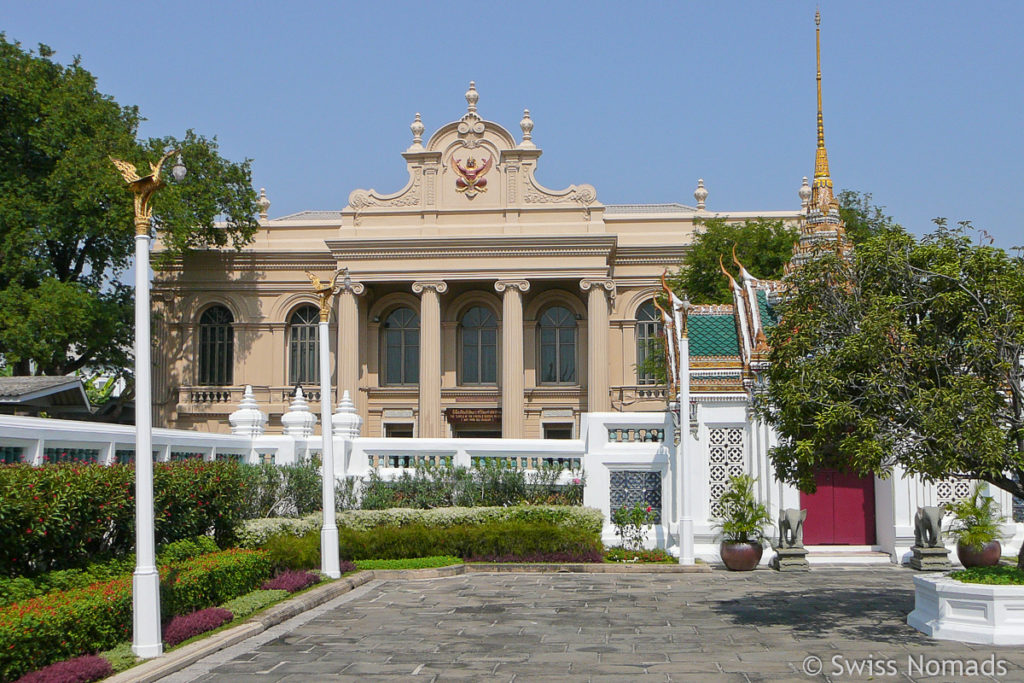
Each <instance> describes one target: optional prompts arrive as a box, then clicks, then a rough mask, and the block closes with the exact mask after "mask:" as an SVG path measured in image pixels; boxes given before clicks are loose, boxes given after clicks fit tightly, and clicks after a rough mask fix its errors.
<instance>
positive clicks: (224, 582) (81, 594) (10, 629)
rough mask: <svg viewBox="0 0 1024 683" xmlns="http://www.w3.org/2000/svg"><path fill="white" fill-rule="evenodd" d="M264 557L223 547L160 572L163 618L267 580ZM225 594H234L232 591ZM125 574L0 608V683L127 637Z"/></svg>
mask: <svg viewBox="0 0 1024 683" xmlns="http://www.w3.org/2000/svg"><path fill="white" fill-rule="evenodd" d="M270 573H271V572H270V563H269V560H268V558H267V554H266V553H263V552H259V551H245V550H227V551H224V552H219V553H213V554H211V555H204V556H202V557H198V558H195V559H192V560H188V561H185V562H179V563H176V564H173V565H169V566H164V567H161V568H160V574H161V587H160V597H161V607H162V608H163V609H162V612H163V614H164V615H165V616H172V615H174V614H183V613H187V612H191V611H193V610H194V609H200V608H202V607H210V606H213V605H216V604H218V603H221V602H224V601H226V600H229V599H231V598H234V597H237V596H238V595H242V594H244V593H248V592H249V591H251V590H253V589H254V588H255V587H258V586H259V584H260V583H261V582H263V581H264V580H266V578H268V577H269V576H270ZM232 591H236V592H234V594H232ZM131 629H132V577H131V575H126V576H122V577H120V578H118V579H114V580H112V581H101V582H98V583H94V584H92V585H90V586H87V587H85V588H76V589H73V590H69V591H61V592H53V593H49V594H47V595H43V596H40V597H36V598H32V599H30V600H25V601H22V602H18V603H15V604H13V605H9V606H7V607H4V608H0V680H3V681H11V680H14V679H16V678H18V677H19V676H21V675H23V674H25V673H27V672H29V671H34V670H36V669H39V668H41V667H43V666H46V665H47V664H51V663H53V662H57V661H61V660H64V659H69V658H71V657H76V656H78V655H82V654H87V653H90V652H97V651H100V650H105V649H108V648H112V647H114V646H115V645H117V644H118V643H120V642H122V641H125V640H130V639H131Z"/></svg>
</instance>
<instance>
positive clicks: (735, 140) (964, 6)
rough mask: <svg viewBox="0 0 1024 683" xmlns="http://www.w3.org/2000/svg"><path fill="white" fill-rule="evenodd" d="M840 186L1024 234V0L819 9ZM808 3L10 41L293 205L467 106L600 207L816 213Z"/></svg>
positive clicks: (351, 14) (70, 5)
mask: <svg viewBox="0 0 1024 683" xmlns="http://www.w3.org/2000/svg"><path fill="white" fill-rule="evenodd" d="M821 4H822V7H821V9H822V15H823V20H822V40H823V47H822V52H823V54H822V69H823V73H824V98H825V104H824V109H825V134H826V139H827V142H828V147H829V155H830V160H831V162H832V174H833V177H834V179H835V182H836V185H837V187H839V188H849V189H856V190H860V191H864V192H871V193H872V194H873V195H874V198H875V201H876V202H877V203H878V204H881V205H883V206H885V207H886V208H887V211H888V213H890V214H891V215H893V216H895V217H896V218H897V219H898V220H899V221H900V222H902V223H903V224H904V225H906V226H907V227H909V228H910V229H912V230H914V231H915V232H917V233H922V232H924V231H927V230H928V229H929V228H930V220H931V219H932V218H933V217H935V216H946V217H948V218H949V219H950V221H956V220H962V219H969V220H972V221H973V222H974V223H975V225H977V226H978V227H982V228H985V229H987V230H988V231H989V232H991V233H992V234H993V235H994V236H995V238H996V242H997V244H998V245H1000V246H1003V247H1010V246H1013V245H1019V244H1022V243H1024V188H1022V183H1024V161H1022V160H1024V133H1022V127H1021V119H1022V112H1024V87H1022V86H1021V68H1022V66H1024V41H1022V40H1021V38H1020V33H1021V30H1022V29H1024V3H1020V2H1013V1H1003V2H983V3H967V2H932V3H921V2H914V3H900V2H891V1H887V2H847V3H839V2H828V1H826V2H823V3H821ZM814 9H815V4H814V3H812V2H804V1H799V2H786V3H778V2H770V3H769V2H764V3H754V2H657V3H654V2H652V3H642V2H638V3H633V2H580V3H563V2H551V1H548V2H515V3H490V2H472V1H469V0H464V1H463V2H457V3H441V2H425V1H422V0H421V1H419V2H402V3H386V2H363V3H339V2H324V3H301V2H288V3H284V2H275V3H260V4H257V3H242V2H219V1H210V0H206V1H205V2H191V1H186V0H179V1H177V2H174V1H172V2H142V3H139V2H134V3H128V2H124V3H110V2H87V3H86V2H56V1H54V0H47V1H46V2H21V3H17V4H15V3H10V4H8V6H7V7H5V10H4V12H3V16H2V17H0V30H2V31H5V32H6V34H7V37H8V39H9V40H19V41H21V42H22V43H23V44H24V45H26V46H35V44H36V43H38V42H45V43H47V44H49V45H50V46H51V47H53V48H55V49H56V50H57V51H58V58H59V59H62V60H65V61H66V60H69V59H71V57H72V56H73V55H76V54H78V55H81V56H82V61H83V64H84V66H85V67H86V68H87V69H89V70H90V71H91V72H92V73H93V74H95V75H96V77H97V78H98V81H99V87H100V89H101V91H103V92H106V93H109V94H111V95H113V96H114V97H115V98H116V99H117V100H118V101H119V102H121V103H122V104H136V105H138V106H139V107H140V109H141V111H142V114H143V115H144V116H145V117H146V118H147V119H148V120H147V121H146V122H145V123H144V125H143V127H142V131H141V133H142V134H143V135H165V134H173V135H181V134H182V132H183V131H184V130H185V129H186V128H195V129H196V130H197V131H199V132H201V133H203V134H205V135H216V136H218V138H219V140H220V143H221V151H222V153H223V154H224V155H225V156H227V157H229V158H233V159H240V158H243V157H250V158H252V159H253V160H254V164H253V169H254V174H253V175H254V183H255V185H256V187H260V186H265V187H266V188H267V193H268V195H269V197H270V199H271V201H272V202H273V205H272V207H271V210H270V213H271V215H272V216H280V215H284V214H287V213H291V212H294V211H299V210H302V209H340V208H341V207H343V206H344V205H345V203H346V201H347V198H348V194H349V192H350V191H351V190H353V189H355V188H370V187H372V188H375V189H377V190H379V191H382V192H392V191H395V190H397V189H399V188H400V187H402V185H403V184H404V182H405V180H406V177H407V176H406V173H405V167H404V161H403V159H402V158H401V157H400V156H399V154H400V153H401V152H402V151H403V150H404V149H405V148H406V147H407V146H408V145H409V143H410V141H411V138H410V133H409V128H408V125H409V123H410V122H411V121H412V118H413V114H414V113H415V112H422V114H423V120H424V123H425V125H426V127H427V134H428V135H429V134H430V132H432V131H433V130H435V129H436V128H437V127H439V126H440V125H442V124H444V123H446V122H448V121H451V120H454V119H457V118H458V117H459V116H461V115H462V114H463V113H464V111H465V100H464V99H463V93H464V92H465V90H466V86H467V84H468V82H469V81H470V80H471V79H472V80H475V81H476V83H477V88H478V89H479V91H480V105H479V107H480V113H481V115H483V116H484V118H487V119H490V120H493V121H497V122H498V123H501V124H503V125H505V126H506V127H507V128H509V129H510V130H512V131H513V132H514V133H516V135H517V136H518V134H519V127H518V122H519V119H520V117H521V114H522V110H523V108H524V107H528V108H529V109H530V110H531V112H532V115H533V119H534V121H535V124H536V127H535V129H534V140H535V142H536V143H537V144H538V146H540V147H541V148H542V149H543V150H544V156H543V158H542V159H541V161H540V167H539V170H538V178H539V180H540V181H541V182H543V183H544V184H546V185H548V186H549V187H554V188H560V187H564V186H565V185H568V184H569V183H580V182H585V183H591V184H593V185H594V186H595V187H596V188H597V191H598V199H599V200H601V201H603V202H605V203H626V202H673V201H675V202H683V203H687V204H692V203H693V196H692V192H693V189H694V187H695V185H696V180H697V178H698V177H703V178H704V179H705V183H706V185H707V188H708V190H709V191H710V196H709V198H708V209H709V210H712V211H715V210H750V211H756V210H777V209H792V208H795V207H797V206H798V205H799V200H798V197H797V194H796V191H797V188H798V186H799V183H800V179H801V177H802V176H805V175H807V176H810V175H812V173H813V161H814V142H815V90H814V22H813V15H814Z"/></svg>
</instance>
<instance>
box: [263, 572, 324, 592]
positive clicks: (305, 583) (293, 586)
mask: <svg viewBox="0 0 1024 683" xmlns="http://www.w3.org/2000/svg"><path fill="white" fill-rule="evenodd" d="M342 571H344V569H343V570H342ZM319 582H320V577H319V576H318V575H316V574H314V573H313V572H306V571H300V570H296V569H288V570H286V571H284V572H282V573H280V574H278V575H277V576H276V577H274V578H273V579H271V580H270V581H267V582H266V583H264V584H263V585H262V586H260V588H262V589H263V590H265V591H275V590H276V591H281V590H284V591H288V592H289V593H294V592H296V591H300V590H302V589H303V588H308V587H310V586H312V585H313V584H314V583H319Z"/></svg>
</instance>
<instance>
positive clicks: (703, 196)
mask: <svg viewBox="0 0 1024 683" xmlns="http://www.w3.org/2000/svg"><path fill="white" fill-rule="evenodd" d="M693 198H694V199H696V200H697V210H698V211H703V210H704V206H705V205H706V201H707V198H708V191H707V188H705V187H704V179H703V178H698V179H697V189H696V190H694V191H693Z"/></svg>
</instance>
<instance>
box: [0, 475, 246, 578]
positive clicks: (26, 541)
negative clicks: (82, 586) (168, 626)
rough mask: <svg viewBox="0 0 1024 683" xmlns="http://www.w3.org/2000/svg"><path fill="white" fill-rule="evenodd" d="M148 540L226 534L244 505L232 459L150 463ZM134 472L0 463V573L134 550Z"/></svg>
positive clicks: (223, 537) (30, 572)
mask: <svg viewBox="0 0 1024 683" xmlns="http://www.w3.org/2000/svg"><path fill="white" fill-rule="evenodd" d="M153 475H154V483H153V487H154V496H155V515H156V517H155V527H156V542H157V543H158V544H165V543H170V542H173V541H178V540H181V539H184V538H193V537H197V536H204V535H206V534H212V535H213V536H214V537H215V539H216V540H217V542H218V543H219V544H220V545H221V546H222V547H223V546H226V545H228V544H229V543H230V542H231V541H232V540H233V536H234V528H235V526H236V524H237V523H238V521H239V520H240V516H241V512H242V511H243V509H244V503H245V500H246V489H245V484H244V482H243V479H242V474H241V469H240V467H239V465H238V464H237V463H233V462H202V461H186V462H179V463H156V464H155V466H154V471H153ZM134 499H135V468H134V467H133V466H131V465H111V466H109V467H106V466H101V465H89V464H71V465H46V466H44V467H31V466H29V465H5V466H0V525H2V527H3V529H4V533H3V534H0V575H3V576H34V575H37V574H41V573H43V572H47V571H53V570H58V569H70V568H76V567H82V566H85V565H86V564H88V563H90V562H95V561H97V560H98V559H101V558H117V557H125V556H127V555H128V554H129V553H131V552H132V550H133V548H134V545H135V533H134V525H135V502H134Z"/></svg>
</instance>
